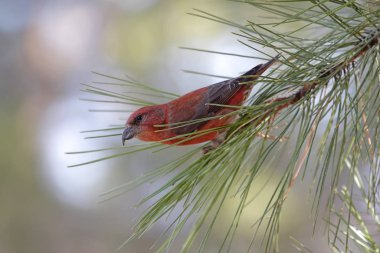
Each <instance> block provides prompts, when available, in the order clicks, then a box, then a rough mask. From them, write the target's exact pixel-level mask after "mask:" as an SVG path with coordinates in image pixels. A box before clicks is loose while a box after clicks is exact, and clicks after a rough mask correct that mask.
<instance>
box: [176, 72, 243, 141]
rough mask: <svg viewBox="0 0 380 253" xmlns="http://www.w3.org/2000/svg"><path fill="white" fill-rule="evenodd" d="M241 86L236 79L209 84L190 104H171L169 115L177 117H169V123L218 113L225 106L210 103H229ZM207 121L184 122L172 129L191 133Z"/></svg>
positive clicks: (178, 132) (177, 131)
mask: <svg viewBox="0 0 380 253" xmlns="http://www.w3.org/2000/svg"><path fill="white" fill-rule="evenodd" d="M240 88H242V87H241V85H239V82H238V81H237V80H236V79H231V80H227V81H224V82H220V83H216V84H213V85H211V86H209V87H208V88H207V91H206V92H204V93H202V94H201V95H199V97H198V98H197V99H196V100H195V101H192V102H191V104H190V105H189V104H187V105H184V106H182V105H181V103H172V104H169V110H170V113H169V115H171V118H172V119H175V122H174V120H172V119H170V118H169V123H179V122H187V121H192V120H197V119H202V118H207V117H211V116H213V115H216V114H217V113H218V112H219V111H220V110H221V109H223V107H222V106H217V105H209V104H220V105H223V104H227V102H228V101H229V100H230V99H231V98H232V97H233V96H234V95H235V94H236V92H238V91H239V89H240ZM189 95H190V94H189ZM185 106H186V108H185ZM171 107H173V108H171ZM205 123H206V121H201V122H196V123H190V122H189V123H184V124H185V126H183V127H177V128H173V129H172V130H171V131H172V132H173V133H175V134H186V133H191V132H193V131H195V130H197V129H199V128H201V127H202V126H203V125H204V124H205ZM174 127H175V126H174Z"/></svg>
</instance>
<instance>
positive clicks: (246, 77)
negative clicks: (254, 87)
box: [238, 55, 280, 82]
mask: <svg viewBox="0 0 380 253" xmlns="http://www.w3.org/2000/svg"><path fill="white" fill-rule="evenodd" d="M279 58H280V55H277V56H276V57H274V58H273V59H271V60H270V61H268V62H267V63H263V64H259V65H257V66H255V67H254V68H252V69H251V70H249V71H248V72H246V73H244V74H243V75H241V76H240V77H238V79H239V82H251V81H255V80H256V79H257V78H258V77H259V76H260V75H261V74H263V73H264V72H265V71H266V70H267V69H268V68H269V67H270V66H272V65H273V64H274V63H276V62H277V61H278V59H279Z"/></svg>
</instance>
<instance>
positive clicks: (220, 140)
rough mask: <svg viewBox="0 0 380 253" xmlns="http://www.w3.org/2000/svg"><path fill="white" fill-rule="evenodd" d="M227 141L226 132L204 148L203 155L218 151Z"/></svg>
mask: <svg viewBox="0 0 380 253" xmlns="http://www.w3.org/2000/svg"><path fill="white" fill-rule="evenodd" d="M225 139H226V132H223V133H220V134H218V136H216V138H215V139H213V140H211V143H210V145H207V146H206V147H204V148H203V154H207V153H208V152H210V151H211V150H214V149H216V148H217V147H219V146H220V144H222V143H223V142H224V140H225Z"/></svg>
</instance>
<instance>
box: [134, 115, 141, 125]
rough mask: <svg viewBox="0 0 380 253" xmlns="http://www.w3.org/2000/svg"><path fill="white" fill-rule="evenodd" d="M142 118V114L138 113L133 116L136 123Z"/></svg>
mask: <svg viewBox="0 0 380 253" xmlns="http://www.w3.org/2000/svg"><path fill="white" fill-rule="evenodd" d="M142 119H143V116H142V115H138V116H137V117H136V118H135V122H136V123H138V122H140V121H141V120H142Z"/></svg>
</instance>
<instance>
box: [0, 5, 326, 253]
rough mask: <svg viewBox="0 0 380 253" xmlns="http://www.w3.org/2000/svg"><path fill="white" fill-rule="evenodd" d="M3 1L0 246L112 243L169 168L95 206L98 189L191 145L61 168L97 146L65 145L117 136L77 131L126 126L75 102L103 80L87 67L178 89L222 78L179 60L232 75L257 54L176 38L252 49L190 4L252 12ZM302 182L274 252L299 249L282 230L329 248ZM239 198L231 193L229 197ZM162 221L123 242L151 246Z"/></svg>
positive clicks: (244, 15) (137, 248)
mask: <svg viewBox="0 0 380 253" xmlns="http://www.w3.org/2000/svg"><path fill="white" fill-rule="evenodd" d="M0 7H1V8H0V55H1V58H0V76H1V81H0V82H1V84H0V135H1V139H0V141H1V144H0V150H1V152H0V203H1V204H0V205H1V208H0V252H1V253H19V252H20V253H21V252H28V253H33V252H36V253H37V252H38V253H51V252H54V253H76V252H78V253H79V252H81V253H83V252H91V253H101V252H113V251H114V250H115V249H116V248H117V247H118V246H119V245H120V244H121V243H122V242H123V241H124V240H125V239H126V238H128V236H129V235H130V234H131V233H132V227H133V225H134V224H135V223H136V221H137V218H138V217H139V216H140V215H141V213H142V212H143V211H144V207H146V206H143V207H140V208H136V206H135V205H136V204H137V203H138V202H139V201H140V200H141V199H142V198H143V197H144V196H146V195H147V194H148V193H150V192H152V191H153V190H154V189H156V188H157V187H158V186H159V185H160V183H162V182H165V180H167V178H163V179H162V182H157V183H155V184H148V185H143V186H141V187H139V188H137V189H136V190H134V191H132V192H129V193H126V194H124V195H122V196H120V197H118V198H115V199H112V200H110V201H107V202H105V203H101V204H99V203H98V201H99V197H98V196H99V194H101V193H102V192H104V191H106V190H107V189H110V188H112V187H114V186H117V185H119V184H122V183H124V182H126V181H129V180H132V179H134V178H136V177H138V176H140V175H141V174H142V172H145V171H149V170H152V169H154V168H155V167H157V166H158V165H159V164H163V163H164V162H167V161H170V160H171V159H174V158H175V157H178V155H179V154H181V153H185V152H187V151H189V150H191V148H189V147H180V148H178V149H171V151H170V152H162V153H156V154H151V153H150V152H149V151H148V152H144V153H138V154H134V155H131V156H127V157H122V158H118V159H113V160H109V161H104V162H100V163H96V164H91V165H87V166H82V167H75V168H68V167H67V166H68V165H71V164H75V163H80V162H85V161H88V160H91V159H95V158H97V157H99V156H102V155H101V154H100V155H98V154H89V155H66V154H65V152H68V151H78V150H86V149H96V148H103V147H112V146H120V137H119V136H117V137H113V138H101V139H84V137H86V135H83V134H81V133H80V131H83V130H91V129H96V128H104V127H107V126H109V125H110V124H122V120H123V119H125V118H127V117H128V113H121V114H120V113H119V114H118V113H106V112H89V110H90V109H101V108H104V107H102V105H98V104H93V103H88V102H84V101H80V100H79V98H82V97H86V96H85V94H83V92H81V91H80V90H81V89H82V88H83V87H81V85H80V83H91V81H96V80H98V79H101V78H99V76H97V75H95V74H93V73H92V72H91V71H98V72H102V73H105V74H109V75H112V76H117V77H124V74H128V75H131V76H133V77H134V78H136V79H138V80H140V81H142V82H145V83H148V84H150V85H152V86H154V87H157V88H160V89H165V90H168V91H171V92H174V93H178V94H184V93H185V92H187V91H190V90H193V89H196V88H199V87H203V86H205V85H208V84H211V83H213V82H217V81H221V79H218V78H216V77H209V76H202V75H195V74H189V73H185V72H183V71H182V70H193V71H200V72H205V73H210V74H215V75H222V76H235V75H238V74H239V73H241V72H242V71H245V70H247V69H249V68H251V67H252V66H254V65H255V64H258V63H259V61H258V60H255V59H250V58H240V57H234V56H223V55H220V54H211V53H202V52H194V51H189V50H184V49H180V48H179V47H181V46H183V47H193V48H201V49H208V50H215V51H222V52H230V53H236V54H243V55H248V56H255V54H256V52H255V51H254V50H252V49H250V48H248V47H245V46H243V45H242V44H240V43H239V42H237V39H239V37H237V36H235V35H233V34H231V32H236V29H234V28H231V27H228V26H226V25H223V24H218V23H216V22H212V21H210V20H206V19H201V18H197V17H194V16H191V15H187V14H186V13H188V12H192V9H193V8H197V9H201V10H205V11H208V12H211V13H214V14H217V15H219V16H221V17H224V18H226V19H231V20H234V21H236V22H240V23H243V24H244V22H245V20H252V19H255V18H256V17H258V16H259V15H260V13H254V12H253V10H254V9H253V8H247V5H244V4H239V3H232V2H229V1H216V0H211V1H204V0H192V1H190V0H124V1H121V0H120V1H118V0H107V1H106V0H104V1H100V0H99V1H96V0H94V1H78V0H75V1H74V0H72V1H70V0H68V1H58V0H57V1H54V0H49V1H44V0H14V1H11V0H8V1H4V0H3V1H2V2H1V4H0ZM102 80H104V78H103V79H102ZM124 109H125V110H131V109H133V108H124ZM138 143H139V142H138V141H132V144H138ZM173 150H176V152H178V153H176V152H173ZM103 155H104V154H103ZM305 189H307V188H306V187H305V186H304V185H302V184H298V185H297V186H296V187H295V189H294V193H293V194H291V196H290V197H289V199H288V201H287V204H286V205H285V210H284V215H283V216H282V221H283V223H282V227H281V229H282V232H283V236H282V239H281V249H282V250H281V252H295V249H294V248H292V242H291V241H290V240H289V236H294V237H295V238H297V239H298V240H301V241H304V242H306V243H307V245H308V247H310V248H313V249H314V250H315V249H319V250H317V251H316V252H322V251H321V250H325V249H323V248H320V247H322V246H318V245H323V244H321V243H320V242H319V239H315V240H310V239H309V237H310V234H311V228H310V225H305V224H307V223H311V222H312V219H311V218H310V217H309V216H310V211H309V210H310V209H309V207H308V205H309V204H308V203H305V200H306V199H307V192H306V190H305ZM268 194H269V193H268ZM268 194H267V195H265V193H263V197H262V198H259V199H258V200H257V201H256V202H255V203H254V204H253V205H251V206H249V207H248V209H247V211H246V212H245V213H244V215H243V216H242V226H241V229H240V230H239V233H238V235H237V236H236V245H234V248H233V249H234V252H240V251H243V250H244V249H246V248H247V246H248V245H249V243H250V239H251V236H252V234H253V230H252V229H251V228H250V226H251V225H252V224H253V222H254V221H255V219H257V218H258V217H259V215H260V212H258V211H257V208H256V207H257V206H260V205H261V206H263V205H264V204H266V201H267V200H266V198H267V197H268V196H269V195H268ZM260 201H262V203H261V202H260ZM237 203H238V202H237V201H236V200H234V199H231V206H233V205H234V204H237ZM227 206H228V205H227ZM231 210H232V209H231ZM231 210H230V209H228V208H226V209H225V210H222V212H221V215H222V217H224V218H225V219H226V220H228V219H232V217H233V215H234V213H233V212H232V211H231ZM168 224H169V223H168V222H165V221H164V220H163V221H162V222H159V223H158V224H157V226H155V227H154V228H153V229H152V230H151V231H149V232H148V233H147V234H146V236H144V237H143V238H141V239H139V240H134V241H132V242H131V243H129V244H128V245H127V246H125V247H124V248H123V249H122V251H121V252H152V251H154V249H157V247H156V248H153V249H151V247H152V245H153V244H154V243H155V241H156V240H157V239H158V238H159V236H160V234H161V233H162V232H163V231H164V230H165V229H166V227H167V226H168ZM218 231H219V229H217V231H215V234H214V235H213V236H212V240H211V241H210V243H209V246H208V251H209V252H216V251H217V250H218V246H219V245H220V243H221V241H222V240H223V238H224V233H222V232H221V234H218ZM220 231H222V230H220ZM182 239H183V238H182ZM180 247H181V242H180V241H177V242H175V243H174V245H173V249H172V252H178V250H179V249H180ZM261 251H263V249H257V250H254V252H261Z"/></svg>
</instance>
